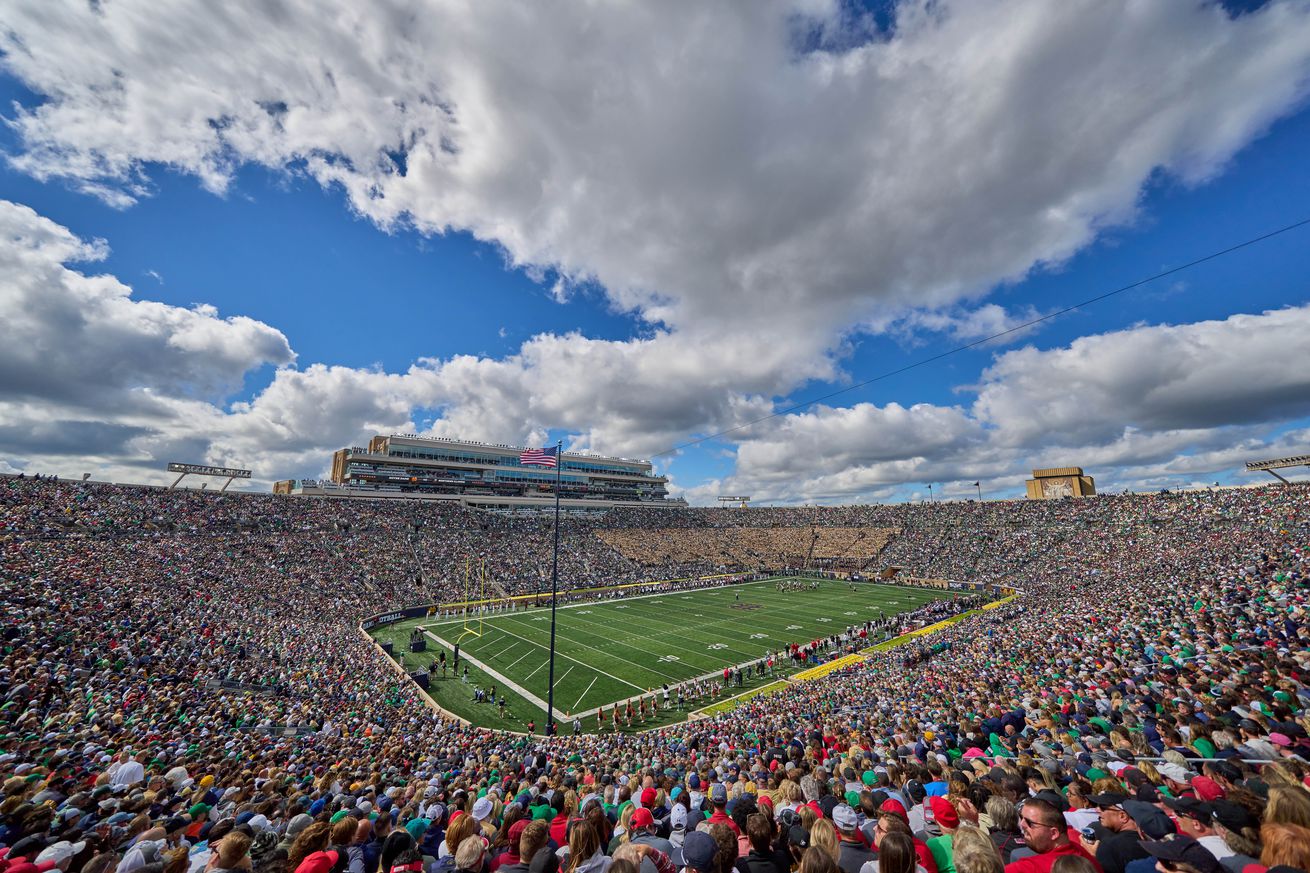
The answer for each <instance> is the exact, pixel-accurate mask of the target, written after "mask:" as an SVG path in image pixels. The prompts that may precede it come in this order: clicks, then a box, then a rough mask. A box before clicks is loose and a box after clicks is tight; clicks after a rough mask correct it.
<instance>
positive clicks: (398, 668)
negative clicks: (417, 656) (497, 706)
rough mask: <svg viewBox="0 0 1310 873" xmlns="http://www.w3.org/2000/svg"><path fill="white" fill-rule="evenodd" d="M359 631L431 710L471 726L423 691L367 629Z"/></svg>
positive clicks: (460, 716) (465, 719)
mask: <svg viewBox="0 0 1310 873" xmlns="http://www.w3.org/2000/svg"><path fill="white" fill-rule="evenodd" d="M359 632H360V634H362V635H363V637H364V639H366V640H368V641H369V642H370V643H372V644H373V648H374V649H376V650H377V653H378V654H379V655H380V656H381V657H382V659H383V660H384V661H386V662H387V663H388V664H390V665H391V669H393V670H395V671H396V672H397V673H399V674H400V675H401V677H402V678H403V679H404V681H406V682H409V683H410V684H411V685H413V686H414V690H415V691H417V692H418V693H419V696H420V697H422V698H423V701H424V702H425V703H427V705H428V708H429V709H431V710H432V711H433V712H436V713H439V714H440V715H442V716H444V717H445V718H449V719H454V720H455V721H457V722H459V723H460V724H461V725H462V726H464V727H473V722H471V721H469V720H468V719H467V718H464V716H462V715H456V714H455V713H453V712H451V711H450V710H449V709H446V708H445V707H444V706H442V705H441V704H439V703H437V702H436V701H435V700H433V699H432V695H431V694H428V693H427V692H426V691H424V690H423V688H422V687H420V686H419V684H418V683H417V682H415V681H414V677H413V676H411V675H409V673H408V672H407V671H406V670H405V668H404V667H402V666H400V665H399V664H397V663H396V659H395V658H393V657H391V656H390V655H388V654H387V653H386V652H385V651H383V650H382V645H381V644H380V643H379V642H378V641H377V640H376V639H374V638H373V637H372V636H370V635H369V632H368V631H366V630H364V629H363V628H360V629H359Z"/></svg>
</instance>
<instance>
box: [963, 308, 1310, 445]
mask: <svg viewBox="0 0 1310 873" xmlns="http://www.w3.org/2000/svg"><path fill="white" fill-rule="evenodd" d="M1308 354H1310V308H1307V307H1305V306H1301V307H1295V308H1287V309H1281V310H1275V311H1272V312H1265V313H1263V314H1260V315H1245V314H1240V315H1234V316H1232V317H1230V318H1227V319H1225V320H1223V321H1201V322H1196V323H1193V324H1184V325H1159V326H1153V327H1139V328H1134V329H1130V330H1122V331H1115V332H1113V333H1106V334H1100V335H1097V336H1087V337H1082V338H1081V339H1078V340H1075V341H1074V342H1073V343H1071V344H1070V345H1069V346H1068V347H1067V348H1064V349H1056V350H1050V351H1039V350H1037V349H1035V348H1031V347H1029V348H1023V349H1016V350H1014V351H1010V352H1007V353H1005V354H1004V355H1001V356H1000V357H999V358H998V359H997V360H996V361H995V363H993V364H992V366H991V367H989V368H988V369H987V370H986V371H985V372H984V373H983V385H982V389H981V392H980V393H979V396H978V401H977V405H976V412H977V414H978V415H979V416H980V417H981V418H982V419H984V420H986V421H987V422H988V423H989V424H991V425H992V426H994V427H995V428H996V429H997V439H998V441H1000V442H1002V443H1006V444H1013V445H1037V444H1043V443H1045V444H1054V445H1082V444H1086V443H1088V442H1092V441H1096V442H1102V441H1105V440H1107V439H1110V438H1113V437H1115V436H1117V435H1119V434H1120V433H1122V432H1123V430H1124V428H1125V427H1131V428H1138V429H1142V430H1147V431H1152V432H1159V431H1169V430H1188V429H1195V428H1213V427H1218V426H1221V425H1225V424H1242V423H1249V422H1266V421H1279V420H1287V419H1292V418H1296V417H1299V416H1304V415H1310V370H1307V368H1305V367H1298V366H1288V365H1287V362H1290V361H1296V360H1302V359H1304V358H1305V357H1306V356H1307V355H1308Z"/></svg>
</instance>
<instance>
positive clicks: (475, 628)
mask: <svg viewBox="0 0 1310 873" xmlns="http://www.w3.org/2000/svg"><path fill="white" fill-rule="evenodd" d="M486 595H487V563H486V561H485V560H484V561H481V562H479V564H478V565H477V566H474V565H473V562H472V559H470V558H465V559H464V622H463V627H462V628H461V630H460V635H459V637H457V638H456V640H455V642H456V643H459V642H462V641H463V640H465V639H467V638H468V637H480V636H482V630H483V622H484V621H485V619H484V618H483V608H482V607H483V605H484V604H483V603H482V601H484V600H486ZM475 601H476V602H477V603H478V604H479V605H478V608H477V609H476V611H475V612H474V615H473V617H472V618H470V616H469V606H470V604H472V603H474V602H475Z"/></svg>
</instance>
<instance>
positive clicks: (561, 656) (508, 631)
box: [496, 627, 655, 694]
mask: <svg viewBox="0 0 1310 873" xmlns="http://www.w3.org/2000/svg"><path fill="white" fill-rule="evenodd" d="M496 630H498V631H500V632H501V633H505V634H509V635H510V636H512V637H519V635H518V634H516V633H514V631H510V630H505V629H504V628H503V627H501V628H496ZM519 639H521V640H523V642H525V643H531V644H532V645H534V646H537V647H538V648H542V649H546V651H547V652H549V651H550V649H549V648H547V647H546V646H543V645H541V643H534V642H532V640H530V639H528V638H527V637H519ZM579 645H585V644H583V643H579ZM587 648H592V647H591V646H587ZM596 651H599V652H601V654H607V653H606V652H603V651H601V650H600V649H597V650H596ZM555 657H557V658H564V659H566V660H569V661H572V662H573V663H575V664H577V665H579V666H582V667H586V668H587V669H588V670H590V669H592V666H591V665H590V664H588V663H587V662H586V661H579V660H578V659H577V658H570V657H569V656H568V655H566V654H564V653H563V652H561V651H559V649H558V648H556V650H555ZM629 663H630V662H629ZM652 672H655V671H652ZM610 678H611V679H613V680H614V681H616V682H622V683H623V684H624V685H627V686H629V687H630V688H635V689H637V690H638V691H639V692H641V693H642V694H645V693H646V689H645V688H642V687H641V686H640V685H634V684H633V683H631V682H629V681H628V680H626V679H620V678H619V677H618V676H611V677H610Z"/></svg>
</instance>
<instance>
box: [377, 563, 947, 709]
mask: <svg viewBox="0 0 1310 873" xmlns="http://www.w3.org/2000/svg"><path fill="white" fill-rule="evenodd" d="M792 581H794V577H793V579H792ZM807 581H808V580H807ZM952 596H954V592H951V591H945V590H939V589H920V588H905V587H899V586H893V585H879V584H874V583H870V582H858V583H855V585H854V590H852V586H851V584H850V583H848V582H842V581H833V580H818V588H817V589H816V590H813V591H778V590H777V580H774V579H769V580H764V581H760V582H749V583H744V584H739V585H729V586H724V587H719V588H710V589H704V590H698V591H687V592H672V593H665V594H658V595H644V596H633V597H627V598H617V599H612V600H603V601H599V602H592V603H580V604H573V605H568V606H562V607H560V608H559V609H558V610H557V621H556V643H555V708H556V710H558V711H560V712H562V713H569V714H571V715H579V716H582V717H583V724H584V726H585V729H587V730H594V729H595V727H596V718H595V714H594V713H595V710H596V708H597V707H604V708H605V709H606V710H607V711H608V710H610V708H611V707H612V705H613V704H614V703H621V702H623V701H626V700H629V699H631V698H634V697H639V696H640V695H644V694H648V693H650V692H651V691H652V690H654V691H657V692H658V691H660V689H662V688H663V687H664V686H665V685H667V686H669V687H670V688H674V687H675V686H676V685H677V684H678V683H682V682H686V681H688V680H693V679H697V678H701V677H718V678H719V679H720V680H721V678H722V672H723V669H724V668H725V667H729V666H736V665H739V664H746V663H750V662H754V661H757V660H759V659H761V658H763V657H765V656H766V655H767V653H768V652H772V651H779V650H782V649H784V648H785V647H786V646H787V645H788V644H790V643H799V644H802V645H804V644H806V643H808V642H809V641H811V640H813V639H816V638H819V637H823V636H827V635H829V634H833V633H837V632H840V631H842V630H845V629H846V628H847V627H848V626H851V625H862V624H863V623H864V622H865V621H868V620H870V619H876V618H878V617H879V616H880V614H882V615H892V614H895V613H898V612H906V611H909V610H913V609H916V608H918V607H919V606H922V605H923V604H925V603H928V602H930V601H932V600H937V599H941V598H945V597H952ZM415 627H418V628H419V629H420V630H421V631H422V633H423V634H424V635H425V638H426V640H427V649H428V650H427V651H426V652H422V653H411V654H408V655H406V660H405V661H404V662H403V663H404V664H405V666H406V667H407V668H408V669H411V670H412V669H415V668H417V667H419V666H429V665H434V664H435V663H436V659H437V656H438V653H439V652H441V651H444V652H445V653H446V659H447V664H448V665H449V664H450V663H451V662H452V660H453V649H454V646H455V644H456V643H458V644H459V648H460V658H461V661H460V669H459V671H458V673H456V672H455V671H454V670H449V669H448V672H447V674H446V675H445V677H444V678H443V675H442V671H441V670H440V668H435V669H434V670H433V672H432V674H431V688H430V689H429V694H430V695H431V696H432V697H433V699H434V700H436V701H437V702H438V703H440V704H441V705H442V706H443V707H445V708H446V709H448V710H450V711H452V712H455V713H457V714H459V715H461V716H463V717H465V718H468V719H470V720H471V721H473V722H474V723H476V724H481V725H485V726H487V727H497V728H509V729H513V730H523V729H524V725H525V724H526V722H527V720H528V719H529V718H531V719H533V720H534V721H535V722H536V724H537V725H538V726H539V727H540V726H542V725H544V701H545V699H546V696H547V685H548V674H549V669H550V668H549V666H548V662H549V658H548V655H549V651H550V648H549V647H550V609H549V608H532V609H528V610H521V611H518V612H513V613H497V614H493V615H490V616H486V617H485V618H483V619H482V620H481V621H479V620H478V619H477V618H475V617H471V618H469V619H467V620H465V619H463V618H456V619H446V620H444V621H443V620H437V619H430V618H418V619H409V620H407V621H403V622H397V623H396V624H392V625H388V626H385V627H379V628H376V629H375V630H374V631H373V636H375V637H377V638H378V639H383V640H386V639H389V640H391V641H392V642H393V643H394V645H395V650H396V651H397V652H398V653H399V652H403V651H404V650H405V649H407V648H408V640H409V634H410V631H411V630H412V629H413V628H415ZM470 629H472V630H473V631H476V635H475V634H474V633H472V632H470ZM877 641H878V638H877V637H875V636H873V635H871V636H870V639H869V642H870V643H873V642H877ZM466 666H467V668H468V670H469V676H468V680H467V681H465V679H464V677H463V671H464V668H465V667H466ZM794 669H795V668H793V667H792V665H791V662H790V660H788V659H785V658H784V659H781V660H780V661H779V662H778V665H777V667H776V668H775V674H774V676H773V677H772V678H774V679H777V678H780V677H781V676H784V675H786V674H787V673H789V672H792V671H793V670H794ZM769 680H770V677H768V676H764V677H761V678H754V677H752V681H751V682H749V683H747V684H745V685H744V686H743V687H744V688H749V687H751V686H752V685H758V684H762V683H764V682H767V681H769ZM493 686H494V687H495V689H496V694H497V697H498V698H500V697H502V696H503V697H504V698H505V699H506V704H507V705H506V711H505V713H504V715H503V716H502V715H501V712H500V707H499V705H493V704H491V703H490V702H475V700H474V698H475V694H474V689H475V688H481V689H483V690H484V691H488V690H490V688H491V687H493ZM737 691H738V689H736V688H734V689H732V690H731V691H729V692H727V694H735V693H737ZM661 696H662V695H661ZM725 696H727V695H725ZM675 697H676V695H675ZM710 702H712V701H710V700H708V699H704V700H698V701H695V702H694V706H693V704H692V703H689V704H688V707H687V709H691V708H698V707H700V706H704V705H707V704H708V703H710ZM685 716H686V711H683V712H682V713H680V714H679V713H669V712H666V713H662V714H661V715H660V717H659V718H658V719H655V718H654V717H652V719H651V723H652V724H653V723H655V722H656V721H658V722H660V723H667V722H669V721H676V720H680V719H681V718H685ZM607 722H608V718H607ZM647 726H649V724H648V725H647Z"/></svg>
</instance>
